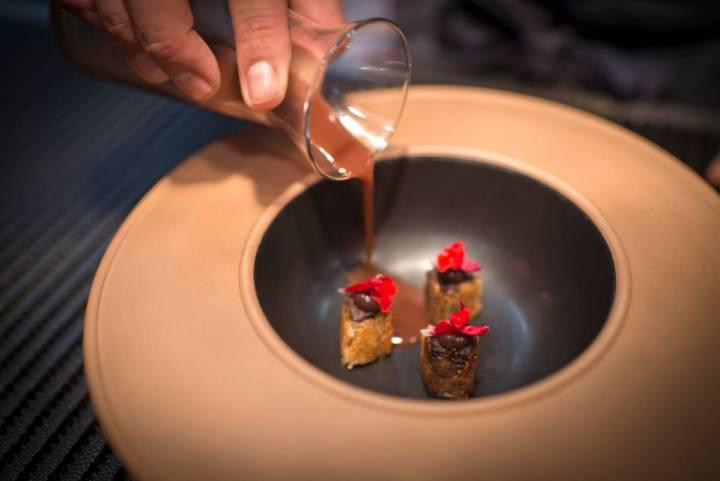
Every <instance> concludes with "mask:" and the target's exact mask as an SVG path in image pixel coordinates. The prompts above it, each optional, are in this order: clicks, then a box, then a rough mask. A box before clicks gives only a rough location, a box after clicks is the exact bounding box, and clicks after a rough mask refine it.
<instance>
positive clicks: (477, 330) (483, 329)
mask: <svg viewBox="0 0 720 481" xmlns="http://www.w3.org/2000/svg"><path fill="white" fill-rule="evenodd" d="M489 330H490V328H489V327H488V326H486V325H484V324H483V325H482V326H464V327H463V328H462V333H463V334H465V335H467V336H484V335H485V334H487V333H488V331H489Z"/></svg>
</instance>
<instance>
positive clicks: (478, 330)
mask: <svg viewBox="0 0 720 481" xmlns="http://www.w3.org/2000/svg"><path fill="white" fill-rule="evenodd" d="M469 320H470V309H468V308H467V307H465V304H463V303H462V302H461V303H460V310H459V311H455V312H453V313H452V314H451V315H450V319H445V320H443V321H440V322H438V323H437V325H436V326H435V328H434V329H433V330H432V331H430V335H431V336H439V335H440V334H465V335H466V336H484V335H485V334H487V332H488V331H489V330H490V328H489V327H488V326H486V325H485V324H483V325H482V326H468V325H467V323H468V321H469Z"/></svg>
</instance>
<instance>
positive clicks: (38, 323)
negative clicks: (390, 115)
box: [0, 22, 718, 481]
mask: <svg viewBox="0 0 720 481" xmlns="http://www.w3.org/2000/svg"><path fill="white" fill-rule="evenodd" d="M0 53H1V54H2V59H3V62H4V66H3V75H2V77H1V78H0V87H1V88H0V132H2V133H1V134H0V480H2V481H6V480H8V481H10V480H18V479H29V480H43V479H59V480H66V479H67V480H75V479H78V480H80V479H85V480H87V479H97V480H107V479H125V478H126V474H125V472H124V471H123V470H122V468H121V467H120V465H119V463H118V461H117V459H116V458H115V457H114V455H113V454H112V452H111V451H110V450H109V448H108V446H107V444H106V443H105V441H104V438H103V435H102V432H101V431H100V429H99V428H98V425H97V423H96V422H95V420H94V415H93V412H92V409H91V406H90V404H89V400H88V397H87V391H86V388H85V381H84V378H83V374H82V357H81V331H82V319H83V309H84V305H85V302H86V297H87V290H88V287H89V283H90V281H91V279H92V275H93V273H94V271H95V268H96V266H97V262H98V260H99V258H100V256H101V255H102V252H103V250H104V248H105V246H106V245H107V242H108V241H109V240H110V238H111V236H112V234H113V233H114V231H115V229H116V228H117V227H118V225H119V224H120V222H122V220H123V218H124V217H125V215H126V214H127V213H128V212H129V211H130V210H131V208H132V207H133V206H134V204H135V203H136V201H137V200H138V199H139V198H140V197H141V196H142V194H143V193H144V192H145V191H146V190H147V189H148V188H149V187H150V186H151V185H152V184H153V183H154V182H155V180H156V179H158V178H159V177H161V176H162V175H163V174H164V173H165V172H167V171H168V170H169V169H170V168H171V167H173V166H174V165H175V164H176V163H177V162H179V161H180V160H182V159H183V158H184V157H185V156H187V154H188V153H190V152H192V151H194V150H196V149H197V148H199V147H200V146H202V145H204V144H205V143H206V142H207V141H209V140H210V139H213V138H216V137H218V136H220V135H223V134H225V133H228V132H231V131H232V130H234V129H235V128H236V126H237V125H238V124H237V123H236V122H234V121H231V120H228V119H224V118H221V117H218V116H214V115H211V114H208V113H205V112H200V111H197V110H194V109H192V108H188V107H184V106H181V105H179V104H177V103H174V102H170V101H167V100H164V99H158V98H155V97H150V96H147V95H144V94H141V93H137V92H134V91H131V90H128V89H125V88H122V87H118V86H114V85H111V84H108V83H103V82H99V81H95V80H92V79H89V78H87V77H84V76H81V75H80V74H77V73H76V72H74V71H73V70H72V68H71V67H70V66H69V65H68V64H67V63H66V62H65V61H64V59H62V58H61V56H60V55H59V53H58V52H57V50H56V49H55V47H54V46H53V45H52V42H51V39H50V36H49V34H48V32H47V30H45V29H42V28H30V27H17V26H13V25H11V24H9V23H4V22H3V23H0ZM433 80H434V81H440V80H443V79H439V78H434V79H433ZM444 80H445V81H448V79H447V78H444ZM455 81H457V79H455ZM588 105H590V104H588ZM628 112H631V113H637V110H628ZM617 118H619V119H620V120H623V119H629V120H630V121H632V120H633V119H635V118H636V117H634V116H632V115H627V116H625V117H623V115H621V114H620V113H618V115H617ZM675 118H677V117H675ZM628 125H629V126H630V127H631V128H634V129H636V130H639V131H640V132H641V133H644V134H645V135H647V136H649V137H650V138H652V139H653V140H654V141H656V142H658V143H660V144H661V145H663V146H665V147H666V148H669V149H670V150H671V151H673V152H675V153H676V154H677V155H679V157H680V158H682V159H683V160H684V161H686V162H687V163H689V164H690V165H692V166H693V167H695V168H696V169H699V168H701V167H702V165H703V163H704V162H706V159H707V158H708V155H711V153H712V152H713V151H714V149H715V148H717V145H718V143H717V136H716V135H715V134H714V133H708V132H707V131H705V130H703V129H702V128H700V127H696V126H693V125H692V124H690V125H689V126H688V127H687V128H676V127H675V126H667V125H666V124H663V125H660V126H657V125H654V124H653V123H652V122H650V121H648V120H647V119H644V120H642V122H638V123H635V122H630V123H629V124H628ZM713 132H714V131H713ZM708 152H709V153H708Z"/></svg>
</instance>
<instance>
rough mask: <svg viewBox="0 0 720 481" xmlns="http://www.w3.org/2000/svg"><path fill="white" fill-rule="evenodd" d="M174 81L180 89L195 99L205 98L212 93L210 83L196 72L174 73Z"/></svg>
mask: <svg viewBox="0 0 720 481" xmlns="http://www.w3.org/2000/svg"><path fill="white" fill-rule="evenodd" d="M172 81H173V83H174V84H175V85H177V86H178V88H179V89H180V90H182V91H183V92H185V93H186V94H187V95H189V96H190V97H192V98H194V99H195V100H204V99H206V98H208V97H209V96H210V94H211V93H212V87H211V86H210V84H209V83H207V82H206V81H205V79H203V78H201V77H199V76H197V75H195V74H194V73H190V72H184V73H180V74H177V75H173V77H172Z"/></svg>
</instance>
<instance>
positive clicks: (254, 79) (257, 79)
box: [247, 60, 278, 104]
mask: <svg viewBox="0 0 720 481" xmlns="http://www.w3.org/2000/svg"><path fill="white" fill-rule="evenodd" d="M247 83H248V84H247V91H248V95H249V96H250V99H249V100H250V103H251V104H261V103H263V102H266V101H268V100H272V99H273V98H275V96H276V95H277V93H278V77H277V73H275V69H274V68H273V67H272V65H270V64H269V63H268V62H265V61H264V60H263V61H261V62H255V63H254V64H252V65H251V66H250V68H249V69H248V72H247Z"/></svg>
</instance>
